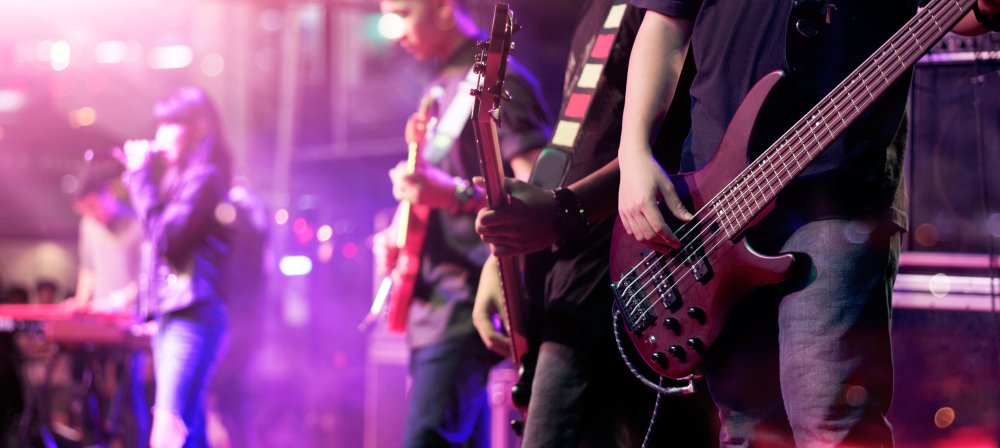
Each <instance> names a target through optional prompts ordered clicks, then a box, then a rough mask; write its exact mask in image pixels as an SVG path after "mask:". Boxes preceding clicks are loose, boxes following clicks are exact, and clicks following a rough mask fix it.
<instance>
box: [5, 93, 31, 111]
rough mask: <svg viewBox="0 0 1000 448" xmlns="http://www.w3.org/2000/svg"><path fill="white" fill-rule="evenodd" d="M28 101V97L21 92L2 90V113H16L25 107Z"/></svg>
mask: <svg viewBox="0 0 1000 448" xmlns="http://www.w3.org/2000/svg"><path fill="white" fill-rule="evenodd" d="M27 101H28V96H27V95H25V94H24V92H21V91H20V90H13V89H2V90H0V112H14V111H17V110H18V109H20V108H21V107H22V106H24V103H26V102H27Z"/></svg>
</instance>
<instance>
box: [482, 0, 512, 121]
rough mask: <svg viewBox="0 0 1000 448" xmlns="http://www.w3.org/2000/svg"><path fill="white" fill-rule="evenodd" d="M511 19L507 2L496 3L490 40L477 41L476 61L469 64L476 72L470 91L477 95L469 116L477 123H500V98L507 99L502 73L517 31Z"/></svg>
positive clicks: (508, 99) (505, 67)
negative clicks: (473, 85)
mask: <svg viewBox="0 0 1000 448" xmlns="http://www.w3.org/2000/svg"><path fill="white" fill-rule="evenodd" d="M520 28H521V27H520V25H518V24H517V22H515V21H514V11H513V10H511V9H510V5H508V4H507V3H497V5H496V8H495V10H494V13H493V27H492V30H491V32H490V37H489V40H485V41H478V42H476V46H478V47H479V52H478V53H476V60H475V63H474V65H473V66H472V70H473V72H474V73H476V74H477V75H479V81H478V83H477V87H476V88H475V89H472V91H471V92H470V93H471V94H472V95H473V96H475V97H476V105H475V107H474V108H473V109H472V119H473V120H474V121H477V122H481V121H486V120H492V121H493V122H494V123H495V124H496V125H497V126H498V127H499V126H500V113H499V111H500V104H501V101H510V95H509V94H507V92H506V91H504V87H503V82H504V75H505V74H506V73H507V58H508V56H509V55H510V52H511V51H512V50H513V49H514V33H516V32H517V31H518V30H520Z"/></svg>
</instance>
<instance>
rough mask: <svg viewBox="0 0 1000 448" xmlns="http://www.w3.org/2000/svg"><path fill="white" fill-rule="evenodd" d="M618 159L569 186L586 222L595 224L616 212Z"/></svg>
mask: <svg viewBox="0 0 1000 448" xmlns="http://www.w3.org/2000/svg"><path fill="white" fill-rule="evenodd" d="M620 177H621V176H620V171H619V169H618V159H617V158H616V159H614V160H612V161H610V162H608V164H607V165H604V166H603V167H601V168H600V169H598V170H597V171H594V172H593V173H590V174H589V175H588V176H587V177H584V178H583V179H580V180H578V181H576V182H574V183H573V184H572V185H570V186H569V187H567V188H569V189H570V190H572V191H573V193H574V194H576V196H577V198H579V200H580V205H581V206H582V207H583V210H584V213H585V215H586V218H587V222H590V223H595V222H598V221H600V220H602V219H604V218H607V217H609V216H612V215H614V214H615V213H616V212H617V211H618V188H617V187H618V182H619V178H620Z"/></svg>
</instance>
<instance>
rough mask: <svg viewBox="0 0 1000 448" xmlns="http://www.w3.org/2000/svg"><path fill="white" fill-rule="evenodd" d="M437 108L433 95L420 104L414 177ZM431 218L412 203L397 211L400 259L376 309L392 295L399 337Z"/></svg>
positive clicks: (393, 326)
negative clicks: (424, 120) (423, 123)
mask: <svg viewBox="0 0 1000 448" xmlns="http://www.w3.org/2000/svg"><path fill="white" fill-rule="evenodd" d="M436 106H437V97H436V96H435V95H432V94H428V95H427V96H426V97H424V99H423V100H422V101H421V102H420V108H419V110H418V111H417V115H418V116H421V117H426V118H427V122H426V124H425V125H424V127H423V128H418V129H415V135H413V136H412V137H413V140H411V141H410V142H408V143H407V144H408V151H407V157H406V171H407V172H408V173H410V174H413V173H414V172H415V171H416V170H417V168H418V167H419V166H420V165H422V164H423V163H424V156H423V147H424V142H425V141H426V137H427V136H428V135H430V133H431V132H433V128H434V124H435V123H436V121H437V118H436V117H435V115H436V111H435V108H436ZM430 214H431V209H430V207H427V206H423V205H418V204H413V203H411V202H410V201H408V200H403V201H400V202H399V207H398V208H397V209H396V215H395V218H394V221H395V226H396V227H395V231H396V235H395V236H396V241H395V242H394V243H393V244H394V245H395V246H396V247H397V248H398V249H399V257H398V258H397V259H396V266H395V267H394V268H393V269H392V271H391V272H390V273H389V276H387V277H386V278H385V279H383V280H382V286H381V287H380V288H379V291H378V294H377V297H376V298H375V305H373V306H372V309H373V310H375V309H376V308H379V309H380V308H381V307H382V303H384V301H385V298H386V295H388V301H389V316H388V319H387V320H388V326H389V329H390V330H392V331H395V332H397V333H402V332H403V331H405V330H406V317H407V315H408V314H409V311H410V303H411V302H412V301H413V291H414V289H415V288H416V285H417V280H418V278H419V275H420V255H421V252H422V251H423V248H424V239H425V238H426V237H427V220H428V218H429V217H430ZM376 315H377V314H376Z"/></svg>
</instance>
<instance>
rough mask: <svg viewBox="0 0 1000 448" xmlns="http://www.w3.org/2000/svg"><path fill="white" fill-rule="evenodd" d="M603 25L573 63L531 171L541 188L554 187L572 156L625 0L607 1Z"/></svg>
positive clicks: (601, 83)
mask: <svg viewBox="0 0 1000 448" xmlns="http://www.w3.org/2000/svg"><path fill="white" fill-rule="evenodd" d="M610 3H611V5H610V7H609V9H608V14H607V16H606V18H605V20H604V23H603V25H602V26H601V27H600V28H599V29H598V30H597V32H596V33H595V35H594V36H593V37H592V38H591V39H590V41H589V42H588V43H587V46H586V51H585V52H584V53H583V54H584V55H585V56H584V58H585V59H584V60H583V61H579V62H576V61H571V62H570V63H571V64H572V63H574V62H576V65H575V67H573V68H572V70H573V74H572V76H571V77H570V78H568V81H569V82H568V83H567V85H566V88H565V90H564V91H563V101H562V107H563V109H562V110H561V111H560V112H559V121H558V123H556V128H555V132H553V134H552V140H551V141H550V142H549V145H548V146H547V147H546V148H545V149H543V150H542V152H541V154H539V155H538V159H537V160H536V161H535V166H534V169H533V170H532V172H531V183H532V184H535V185H537V186H540V187H542V188H549V189H551V188H556V187H558V186H559V185H561V184H562V181H563V177H564V176H565V174H566V170H567V168H568V167H569V164H570V162H571V160H572V158H573V149H574V148H575V147H576V144H577V141H578V140H579V138H580V134H581V132H580V128H581V127H582V125H583V122H584V120H585V119H586V118H587V112H588V111H589V110H590V105H591V100H593V98H594V93H595V92H597V90H598V89H600V88H601V87H602V86H603V85H604V82H605V81H604V76H603V75H604V68H605V67H606V66H607V64H608V59H609V56H611V50H612V49H613V48H614V46H615V41H616V40H617V38H618V30H619V29H620V28H621V23H622V18H624V17H625V9H626V7H627V6H628V5H627V4H626V3H627V1H626V0H614V1H612V2H610Z"/></svg>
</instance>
